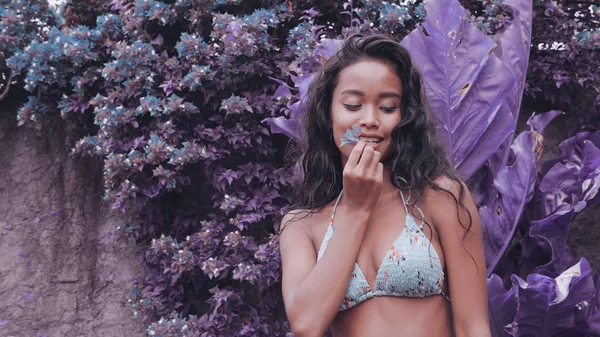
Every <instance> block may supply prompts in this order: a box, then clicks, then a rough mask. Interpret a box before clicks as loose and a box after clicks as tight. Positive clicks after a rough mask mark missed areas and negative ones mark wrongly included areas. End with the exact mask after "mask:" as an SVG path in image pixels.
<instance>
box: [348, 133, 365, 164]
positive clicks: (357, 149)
mask: <svg viewBox="0 0 600 337" xmlns="http://www.w3.org/2000/svg"><path fill="white" fill-rule="evenodd" d="M365 145H366V143H365V142H364V141H363V140H359V141H358V143H356V145H354V148H353V149H352V152H350V156H349V157H348V161H347V162H346V166H348V167H349V168H353V167H355V166H356V164H358V161H359V159H360V155H361V154H362V152H363V149H364V147H365Z"/></svg>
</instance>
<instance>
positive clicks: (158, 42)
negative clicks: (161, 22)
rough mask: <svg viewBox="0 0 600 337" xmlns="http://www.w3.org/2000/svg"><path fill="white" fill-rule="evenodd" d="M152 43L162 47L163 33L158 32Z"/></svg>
mask: <svg viewBox="0 0 600 337" xmlns="http://www.w3.org/2000/svg"><path fill="white" fill-rule="evenodd" d="M151 43H152V44H154V45H157V46H159V47H160V46H162V44H163V37H162V35H160V34H158V35H157V36H156V37H155V38H154V40H152V42H151Z"/></svg>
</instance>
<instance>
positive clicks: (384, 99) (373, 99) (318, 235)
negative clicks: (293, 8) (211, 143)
mask: <svg viewBox="0 0 600 337" xmlns="http://www.w3.org/2000/svg"><path fill="white" fill-rule="evenodd" d="M401 97H402V83H401V81H400V79H399V78H398V76H397V75H396V73H395V72H394V71H393V69H392V68H391V67H390V66H389V65H388V64H387V63H385V62H382V61H380V60H374V59H364V60H361V61H359V62H357V63H354V64H352V65H350V66H348V67H346V68H344V69H343V70H342V71H341V72H340V75H339V80H338V84H337V86H336V88H335V89H334V92H333V101H332V108H331V113H332V121H333V138H334V140H335V141H336V143H337V145H338V146H339V145H340V143H341V140H340V137H341V135H342V134H343V133H344V132H345V131H346V130H347V129H348V128H349V127H351V126H352V124H354V123H358V124H359V125H360V126H361V128H362V130H363V134H369V135H372V136H376V137H379V138H382V141H381V142H379V143H377V144H371V143H366V142H365V141H364V140H361V141H360V142H359V143H358V144H357V145H355V146H342V147H341V148H340V152H341V154H342V165H343V167H344V170H343V186H344V191H343V194H342V197H341V199H340V203H339V205H338V208H337V210H336V214H335V219H334V223H333V227H334V230H335V233H334V235H333V237H332V239H331V241H330V242H329V245H328V247H327V250H326V252H325V253H324V255H323V257H322V258H321V259H320V260H319V261H318V262H317V254H318V250H319V248H320V246H321V243H322V241H323V238H324V236H325V232H326V230H327V226H328V224H329V218H330V216H331V212H332V210H333V204H334V203H335V200H333V201H332V202H331V203H330V204H329V205H326V206H325V209H324V210H323V211H322V212H319V213H313V214H311V215H309V216H308V217H305V218H304V212H303V211H302V210H297V211H294V212H290V213H288V214H286V216H285V217H284V218H283V220H282V224H283V225H286V224H287V226H286V227H285V229H284V230H283V231H282V234H281V237H280V250H281V259H282V268H283V280H282V282H283V284H282V287H283V288H282V289H283V298H284V303H285V308H286V313H287V317H288V320H289V322H290V324H291V327H292V330H293V332H294V334H295V335H296V336H297V337H304V336H319V337H320V336H323V335H324V334H325V332H326V331H327V329H328V328H329V327H330V326H331V328H332V332H333V335H334V337H363V336H411V337H430V336H438V337H451V336H452V333H453V331H454V332H455V334H456V336H457V337H490V336H491V332H490V327H489V319H488V304H487V287H486V275H485V260H484V254H483V239H482V234H481V233H482V232H481V223H480V220H479V216H478V212H477V209H476V207H475V204H474V202H473V199H472V197H471V195H470V194H469V193H468V190H466V187H464V188H465V191H466V193H465V196H464V199H463V203H464V204H465V205H466V207H467V209H468V210H469V212H470V215H471V219H469V214H468V213H467V212H466V211H465V210H464V209H462V208H460V207H459V208H458V211H457V207H456V202H455V200H454V198H452V196H451V195H449V194H448V193H444V192H442V191H437V190H434V189H432V188H426V189H425V191H424V193H423V196H422V198H421V200H420V202H419V205H418V206H419V207H420V208H421V209H422V211H423V213H424V214H425V219H426V221H427V222H428V223H429V224H431V228H429V227H428V226H425V227H424V230H423V231H424V233H425V235H426V236H427V237H428V238H431V239H430V241H431V243H432V245H433V248H435V250H436V251H437V252H438V255H439V256H440V259H441V263H442V267H443V268H444V271H445V274H446V280H445V284H444V286H443V290H444V292H446V293H448V294H450V296H451V298H452V299H451V303H448V302H447V301H446V300H445V299H444V298H443V297H442V296H440V295H435V296H429V297H425V298H406V297H375V298H372V299H369V300H367V301H365V302H362V303H361V304H359V305H356V306H355V307H353V308H350V309H348V310H345V311H342V312H338V310H339V308H340V305H341V303H342V301H343V298H344V295H345V293H346V290H347V288H348V283H349V281H350V276H351V274H352V271H353V270H354V263H355V262H357V263H358V264H359V266H360V268H361V270H362V271H363V274H364V276H365V278H366V280H367V282H368V283H369V285H370V286H371V288H372V289H374V288H375V287H374V285H375V278H376V275H377V271H378V269H379V266H380V265H381V262H382V260H383V258H384V256H385V255H386V253H387V251H388V249H389V248H390V247H391V245H392V243H393V241H394V240H395V239H396V238H397V237H398V235H399V234H400V232H401V231H402V229H403V227H404V220H403V219H404V218H405V211H404V208H403V207H402V199H401V197H400V193H405V198H406V193H407V191H402V192H400V191H399V190H398V189H397V188H396V187H395V186H394V185H393V184H392V183H391V181H390V172H389V168H388V167H385V166H384V165H383V164H382V161H383V160H384V159H385V158H386V157H387V156H388V155H389V153H390V150H391V142H392V139H391V131H392V129H393V127H394V126H395V125H396V124H397V123H399V122H400V121H401V118H402V112H401V111H400V100H401ZM436 183H437V184H438V185H439V186H440V187H442V188H445V189H447V190H449V191H450V192H452V194H454V196H455V197H456V198H457V199H458V198H459V189H460V186H459V184H458V183H456V182H455V181H453V180H451V179H449V178H447V177H444V176H442V177H439V178H438V179H437V180H436ZM463 186H464V185H463ZM295 218H297V219H301V220H298V221H293V219H295ZM302 218H303V219H302ZM459 219H460V221H459ZM288 220H292V221H290V222H288ZM469 220H471V228H470V230H469V231H468V232H467V233H466V236H465V227H463V225H464V224H469ZM461 222H462V224H463V225H461ZM463 237H464V240H463Z"/></svg>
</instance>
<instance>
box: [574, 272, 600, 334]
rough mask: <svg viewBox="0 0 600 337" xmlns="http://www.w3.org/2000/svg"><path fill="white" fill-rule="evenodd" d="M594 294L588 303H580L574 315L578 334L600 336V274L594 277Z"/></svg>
mask: <svg viewBox="0 0 600 337" xmlns="http://www.w3.org/2000/svg"><path fill="white" fill-rule="evenodd" d="M594 286H595V287H596V294H595V295H594V298H592V299H591V300H590V301H589V302H582V303H581V304H580V305H579V307H578V308H577V309H580V310H579V311H578V312H576V313H575V328H576V330H577V331H578V332H579V333H580V334H582V335H583V334H591V335H594V336H600V274H596V275H594Z"/></svg>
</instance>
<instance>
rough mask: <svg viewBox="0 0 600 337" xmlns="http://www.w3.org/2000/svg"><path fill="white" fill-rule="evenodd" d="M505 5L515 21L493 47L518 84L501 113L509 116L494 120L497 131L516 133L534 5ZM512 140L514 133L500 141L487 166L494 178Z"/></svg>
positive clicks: (510, 0)
mask: <svg viewBox="0 0 600 337" xmlns="http://www.w3.org/2000/svg"><path fill="white" fill-rule="evenodd" d="M503 4H504V5H505V6H508V7H509V8H510V9H511V11H512V14H513V20H512V22H511V23H510V25H505V26H504V29H503V30H501V31H500V32H498V33H497V34H496V36H495V37H494V41H495V42H496V43H497V44H498V46H497V47H496V48H494V54H495V55H496V56H497V57H498V58H499V59H500V60H502V62H503V63H504V65H505V66H506V67H507V68H508V69H510V70H511V71H512V72H513V74H514V76H515V78H516V82H515V84H514V85H513V86H512V87H511V88H510V92H509V94H508V95H507V97H506V101H505V104H504V105H503V107H502V109H501V111H502V112H505V111H506V113H498V114H497V116H496V118H495V119H494V121H492V125H494V127H495V128H496V129H497V130H504V129H507V130H511V131H514V130H515V128H516V123H517V119H518V115H519V110H520V106H521V100H522V98H523V89H524V87H525V77H526V75H527V65H528V62H529V51H530V45H531V23H532V16H533V6H532V1H528V0H504V2H503ZM512 139H513V137H512V134H509V135H508V136H507V137H506V138H505V139H504V140H501V143H500V146H499V147H498V149H497V151H496V152H495V153H494V155H493V156H492V157H491V158H490V160H489V162H488V166H489V169H490V170H491V174H492V176H495V175H496V173H497V172H498V171H499V170H500V169H502V167H504V165H505V164H506V161H507V159H508V154H509V151H508V150H509V145H510V144H511V142H512Z"/></svg>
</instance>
